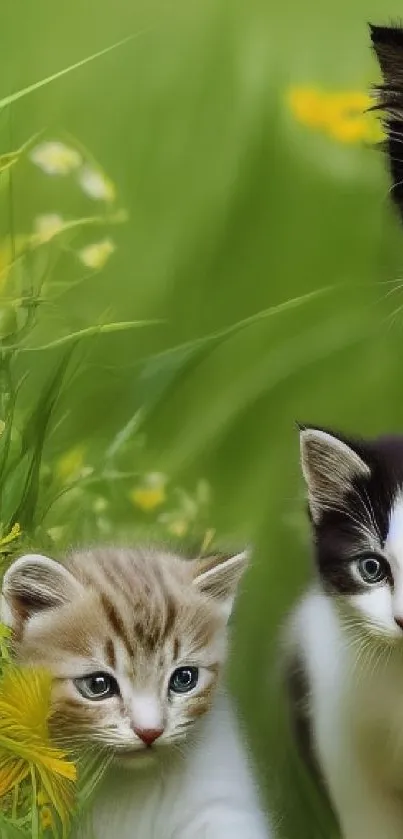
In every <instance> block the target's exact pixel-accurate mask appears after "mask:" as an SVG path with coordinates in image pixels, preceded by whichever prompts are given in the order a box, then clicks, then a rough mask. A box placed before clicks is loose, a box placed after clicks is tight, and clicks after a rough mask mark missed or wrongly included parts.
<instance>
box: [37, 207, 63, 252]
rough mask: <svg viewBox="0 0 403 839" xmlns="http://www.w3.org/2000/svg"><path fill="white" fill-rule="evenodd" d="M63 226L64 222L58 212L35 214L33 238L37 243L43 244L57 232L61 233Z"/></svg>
mask: <svg viewBox="0 0 403 839" xmlns="http://www.w3.org/2000/svg"><path fill="white" fill-rule="evenodd" d="M64 227H65V222H64V220H63V219H62V217H61V216H59V215H58V213H47V214H45V215H42V216H37V217H36V219H35V222H34V230H35V233H34V239H35V241H36V242H37V243H38V244H40V245H44V244H46V242H50V240H51V239H53V237H54V236H57V234H58V233H61V231H62V230H63V228H64Z"/></svg>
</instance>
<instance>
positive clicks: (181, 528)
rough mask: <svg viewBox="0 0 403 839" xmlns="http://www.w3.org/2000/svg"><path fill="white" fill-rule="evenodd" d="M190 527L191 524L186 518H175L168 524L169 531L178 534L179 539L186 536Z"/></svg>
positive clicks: (173, 534)
mask: <svg viewBox="0 0 403 839" xmlns="http://www.w3.org/2000/svg"><path fill="white" fill-rule="evenodd" d="M188 529H189V524H188V522H187V521H185V520H184V519H174V520H173V521H171V522H169V524H168V526H167V531H168V533H172V536H178V537H179V539H180V538H181V536H185V534H186V533H187V531H188Z"/></svg>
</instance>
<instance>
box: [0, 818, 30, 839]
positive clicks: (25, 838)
mask: <svg viewBox="0 0 403 839" xmlns="http://www.w3.org/2000/svg"><path fill="white" fill-rule="evenodd" d="M0 836H1V839H31V831H30V830H29V831H28V830H23V829H22V828H21V827H18V825H16V824H15V822H13V821H12V820H11V819H7V818H6V817H5V816H4V815H3V814H2V813H1V812H0Z"/></svg>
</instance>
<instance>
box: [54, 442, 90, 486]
mask: <svg viewBox="0 0 403 839" xmlns="http://www.w3.org/2000/svg"><path fill="white" fill-rule="evenodd" d="M84 456H85V446H83V445H78V446H74V447H73V448H72V449H69V451H67V452H66V453H65V454H64V455H62V457H60V458H59V460H58V461H57V464H56V475H57V477H58V478H59V480H60V481H61V482H62V483H68V482H69V481H73V480H74V479H75V478H78V476H79V475H80V474H81V470H82V468H83V466H84Z"/></svg>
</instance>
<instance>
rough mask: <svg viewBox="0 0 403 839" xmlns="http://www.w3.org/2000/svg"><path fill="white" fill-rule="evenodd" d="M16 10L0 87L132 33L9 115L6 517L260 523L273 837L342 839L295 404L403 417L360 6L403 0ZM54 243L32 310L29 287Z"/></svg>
mask: <svg viewBox="0 0 403 839" xmlns="http://www.w3.org/2000/svg"><path fill="white" fill-rule="evenodd" d="M7 3H8V7H9V8H8V14H7V20H6V24H5V28H3V31H2V52H1V67H2V73H1V74H0V96H7V95H8V94H10V93H11V92H13V91H16V90H18V89H20V88H21V89H22V88H25V87H27V86H29V85H30V84H31V83H32V82H34V81H35V80H40V79H43V78H46V77H47V76H50V75H52V74H53V73H55V72H56V71H58V70H60V69H62V68H63V67H67V66H69V65H71V64H73V63H75V62H78V61H80V60H81V59H83V58H85V57H86V56H89V55H90V54H91V52H94V53H95V52H97V51H99V50H102V49H103V48H104V47H105V46H108V45H111V44H113V43H114V42H117V41H119V40H120V39H122V37H124V36H126V35H127V34H128V33H131V34H133V35H134V36H136V37H134V39H133V40H132V41H128V42H127V43H125V44H123V45H122V46H121V47H119V48H118V49H115V50H113V51H112V52H110V53H109V54H107V55H104V56H103V57H100V58H99V59H97V60H96V61H92V62H90V63H89V64H87V65H85V66H83V67H81V68H78V69H77V70H75V71H74V72H71V73H69V74H67V75H65V76H63V77H61V78H60V79H59V80H56V81H54V82H52V83H50V84H48V85H46V86H44V87H42V88H40V89H38V90H37V91H36V92H34V93H32V94H31V95H29V96H26V97H25V98H22V99H20V100H18V101H16V102H15V104H13V105H11V106H10V107H8V108H5V109H3V110H2V111H0V153H1V154H2V155H3V156H2V157H1V159H0V168H1V172H0V201H1V202H2V211H1V214H0V219H1V222H0V225H1V229H0V240H1V248H0V273H1V276H3V277H4V276H7V282H9V281H11V280H12V282H13V283H14V282H15V283H16V284H17V285H16V288H17V291H16V290H15V288H14V290H13V291H12V292H11V293H9V292H7V297H6V298H4V299H3V300H2V301H1V305H2V310H1V313H0V315H1V316H0V330H1V332H2V347H3V350H2V352H3V359H4V358H10V356H11V354H12V353H14V354H13V356H12V358H13V362H12V366H13V372H12V375H13V388H12V389H11V388H10V387H8V390H7V387H5V388H3V389H4V394H5V395H6V397H7V398H6V401H5V402H4V400H3V407H2V414H1V416H0V419H2V421H3V422H4V423H5V425H4V429H3V433H2V436H1V438H0V443H1V451H2V452H3V451H4V449H5V447H6V449H7V453H8V454H7V457H10V458H11V460H9V463H11V464H12V463H16V462H17V461H16V454H17V452H19V453H21V452H22V451H23V452H24V453H25V454H24V457H25V461H24V466H23V467H22V470H21V473H19V472H18V469H17V467H15V470H16V471H15V480H14V482H13V484H12V489H11V490H10V491H9V490H8V489H7V493H5V492H3V493H2V515H1V519H2V521H3V537H7V536H8V534H9V533H10V530H11V527H12V526H13V524H16V523H18V524H20V525H21V527H22V529H23V531H24V528H25V533H26V532H27V527H28V528H29V530H30V532H31V533H32V534H33V536H32V538H33V541H34V542H35V543H36V542H37V541H38V542H39V539H41V540H42V539H43V540H44V541H46V540H47V539H49V540H50V541H49V544H48V548H49V550H52V549H54V550H55V551H56V552H57V551H60V552H62V551H63V549H64V547H65V546H66V545H67V544H71V542H73V543H74V542H76V541H80V540H82V539H85V540H89V539H94V538H102V539H106V540H109V539H114V540H115V539H119V540H120V539H122V541H123V540H125V539H131V538H134V536H135V534H137V533H139V534H141V535H145V534H150V533H151V534H152V533H156V534H157V535H158V536H161V535H163V536H164V537H167V538H169V539H171V538H172V539H174V540H175V539H179V540H180V539H183V538H184V537H185V535H186V537H188V536H189V539H191V540H192V541H194V542H195V543H197V544H198V545H199V548H201V547H202V546H203V543H204V541H205V539H207V543H206V544H207V546H208V545H209V539H210V544H211V540H212V539H214V540H219V541H223V542H224V541H226V540H230V541H232V542H237V541H240V542H241V541H242V542H243V541H252V542H253V543H254V545H255V556H254V562H253V564H252V568H251V570H250V572H249V574H248V577H247V578H246V580H245V590H244V593H243V595H242V597H241V598H240V602H239V607H238V612H237V619H236V621H235V626H234V656H233V663H232V669H231V675H232V683H233V686H234V690H235V693H236V695H237V697H238V699H239V703H240V707H241V710H242V712H243V714H244V716H245V721H246V724H247V727H248V731H249V733H250V738H251V743H252V746H253V749H254V752H255V755H256V758H257V760H258V764H259V766H260V769H261V778H262V784H263V788H264V792H265V793H267V800H268V801H270V802H271V806H272V807H273V808H274V811H275V813H277V818H278V827H279V833H280V835H281V836H284V839H293V837H295V839H296V837H297V836H298V839H305V837H306V839H316V837H317V839H320V837H322V836H324V837H328V836H329V835H330V834H329V830H330V828H329V824H328V820H327V814H326V811H325V809H324V808H322V807H321V804H320V802H319V801H318V799H317V796H316V793H315V791H314V790H313V789H311V786H310V783H309V780H308V779H307V778H306V777H305V775H304V773H303V771H302V769H301V767H300V766H299V764H298V761H297V759H296V757H295V755H293V753H292V749H291V747H290V753H289V754H288V739H287V736H286V731H285V727H284V703H283V702H282V701H279V695H278V673H279V667H278V659H279V654H278V636H279V632H280V633H281V628H282V625H283V622H284V620H285V616H286V613H287V611H288V609H289V607H290V605H291V604H292V602H293V601H294V599H295V597H296V596H297V595H298V593H299V592H300V591H301V589H302V586H303V585H304V583H305V580H306V578H307V575H308V572H309V547H308V545H309V539H308V533H307V527H306V522H305V517H304V504H303V499H302V494H301V485H300V480H299V467H298V439H297V434H296V432H295V428H294V421H295V420H296V419H297V420H301V421H306V422H309V421H311V422H314V423H318V424H324V425H327V424H328V425H330V426H334V427H336V428H337V427H338V428H341V429H346V430H352V431H358V432H360V433H362V434H375V433H378V432H380V431H382V430H386V429H387V430H389V431H398V430H399V429H401V427H402V421H403V403H402V400H401V399H400V393H399V386H398V382H399V373H400V346H401V340H402V329H401V317H402V307H403V301H402V282H401V279H400V276H401V256H400V253H401V248H402V234H401V231H400V230H399V228H398V225H397V223H396V220H395V218H394V216H393V213H392V211H391V209H390V206H389V204H390V202H389V196H388V188H389V184H388V180H387V175H386V172H385V163H384V160H383V158H382V155H381V154H380V153H379V152H378V150H377V149H376V148H374V147H373V145H372V144H373V141H375V140H376V139H377V132H376V128H375V126H374V124H373V123H371V124H370V122H369V121H368V119H367V118H364V117H363V116H362V114H361V110H360V109H361V105H360V104H359V103H358V104H357V102H358V100H359V101H360V102H364V101H366V96H367V94H368V91H369V88H370V84H371V83H373V82H375V81H376V80H377V77H378V76H377V68H376V66H375V62H374V60H373V58H372V56H371V52H370V48H369V37H368V32H367V27H366V21H367V20H368V19H369V20H372V21H373V22H378V23H382V22H385V20H386V19H387V18H390V17H392V16H393V15H394V14H395V15H397V14H398V6H397V3H396V0H393V2H392V0H391V2H390V3H389V4H388V7H387V8H386V7H385V4H384V3H383V2H382V3H381V0H368V2H366V3H365V4H364V2H363V0H357V2H355V3H354V4H352V3H348V2H347V0H341V2H340V3H338V4H337V5H336V6H333V7H332V8H331V9H330V8H329V9H326V12H323V10H321V9H319V8H318V5H317V3H314V2H313V0H308V2H307V3H304V4H303V5H301V4H297V3H296V2H295V0H293V2H291V0H287V1H286V2H285V3H283V4H281V5H278V6H277V7H274V6H271V5H270V4H267V3H263V0H251V2H249V3H248V4H245V3H241V2H240V0H231V2H229V0H214V2H213V0H206V2H203V3H199V4H197V5H196V6H195V5H194V4H191V5H189V4H185V3H184V2H183V0H173V2H172V3H170V4H168V5H167V4H162V2H161V0H147V2H145V0H136V2H135V3H127V2H123V0H115V2H114V3H112V2H111V0H103V3H102V4H101V7H100V6H99V4H98V5H95V4H94V3H93V2H92V0H80V3H78V0H72V3H70V4H69V5H68V7H66V8H65V9H61V8H60V7H57V8H56V7H55V5H54V4H52V3H51V2H50V0H38V3H36V4H34V5H33V6H32V7H27V6H26V4H24V6H22V3H21V0H16V2H14V3H13V4H11V2H10V0H7ZM17 48H18V56H19V58H18V61H17V60H16V50H17ZM309 91H310V92H311V99H309V98H308V100H307V98H306V93H307V92H309ZM304 92H305V93H304ZM312 92H313V94H314V95H313V98H312ZM302 93H304V95H305V99H304V98H303V96H301V94H302ZM360 97H361V99H360ZM330 106H331V107H330ZM318 108H319V111H318ZM351 109H352V110H351ZM370 125H371V128H370V127H369V126H370ZM44 129H46V131H44ZM75 137H78V138H79V140H80V142H79V143H77V141H76V140H75V139H72V138H75ZM46 143H53V144H55V143H59V144H62V146H64V147H67V148H68V149H71V150H72V151H73V152H75V153H76V154H78V155H79V156H80V160H81V159H82V161H83V163H82V162H80V164H79V167H78V168H80V167H82V166H83V165H84V173H81V178H80V179H77V170H76V169H75V168H74V165H75V162H76V161H77V157H74V153H73V156H70V162H69V161H68V159H66V157H64V158H63V155H62V158H63V160H64V164H63V165H64V166H65V167H67V168H68V167H69V166H70V168H71V167H73V169H72V170H71V171H70V172H69V174H67V175H66V176H64V175H61V174H60V175H59V176H56V175H54V176H51V175H50V174H47V173H46V171H45V170H44V169H43V163H42V168H41V165H40V164H38V157H37V158H36V162H35V160H34V159H33V158H32V149H33V147H35V146H36V148H38V146H39V148H40V147H41V146H42V153H43V152H44V149H43V146H44V144H46ZM27 144H28V145H27ZM81 144H84V145H83V146H82V145H81ZM84 146H85V148H84ZM87 148H88V149H91V155H89V153H88V152H87V151H86V149H87ZM16 150H17V152H16ZM21 150H23V151H22V157H21V156H20V152H21ZM62 150H63V149H62ZM45 151H46V148H45ZM47 151H48V152H49V148H48V149H47ZM60 151H61V149H60V147H56V149H55V148H54V146H53V149H52V153H53V156H54V157H55V154H56V152H59V153H60ZM92 154H94V155H95V159H93V158H92ZM16 155H17V156H16ZM56 157H57V154H56ZM42 160H43V158H42ZM97 161H102V169H101V170H100V167H99V164H98V162H97ZM59 165H61V164H60V157H59ZM85 167H86V168H85ZM88 167H90V174H91V171H92V173H93V170H94V168H95V169H96V172H97V173H98V174H99V171H101V172H102V173H103V176H104V177H105V178H106V180H105V181H104V182H103V181H102V178H101V181H102V182H103V183H104V187H105V188H104V193H103V199H96V198H95V197H94V194H93V195H92V197H91V195H89V194H88V190H87V193H86V192H85V190H84V191H83V184H84V186H85V185H87V188H88V184H89V185H90V190H92V193H94V189H95V192H97V187H98V188H99V185H100V181H99V178H98V180H97V178H96V177H95V178H94V177H92V178H91V177H90V178H88ZM106 173H107V174H106ZM83 176H84V180H83ZM94 185H95V186H94ZM111 185H113V189H112V187H111ZM116 185H117V186H116ZM98 194H99V191H98ZM108 196H109V199H110V200H105V199H106V198H107V197H108ZM112 198H113V201H112ZM100 208H101V209H102V212H99V210H100ZM101 217H102V218H101ZM84 218H86V219H93V221H91V222H89V223H88V224H87V223H86V224H83V223H80V224H78V226H77V227H75V226H74V225H75V221H77V220H79V219H84ZM95 219H97V220H95ZM122 222H124V223H122ZM27 236H28V237H29V246H28V247H27V238H26V237H27ZM35 236H36V237H37V238H36V245H35V246H34V245H33V243H34V238H33V237H35ZM38 237H39V239H40V238H41V237H42V239H43V237H45V238H47V237H49V238H47V241H46V243H43V242H42V244H41V245H40V246H39V244H38V242H39V239H38ZM94 246H96V248H95V250H94ZM56 257H57V262H56V264H55V267H53V262H52V275H51V276H52V280H51V282H49V281H47V283H46V285H45V286H44V289H46V295H44V294H43V293H42V292H41V296H40V301H38V300H36V303H35V306H34V307H33V309H32V298H31V303H30V307H31V308H30V307H29V306H27V305H26V303H27V299H28V298H29V292H28V297H27V287H26V286H25V285H24V283H26V282H27V277H29V276H32V272H33V275H34V276H35V277H36V278H37V280H36V282H39V279H38V278H39V277H44V276H45V274H44V272H45V271H46V267H48V268H49V267H50V263H49V260H53V259H55V258H56ZM28 265H29V271H27V270H26V269H27V266H28ZM56 266H57V267H56ZM21 268H22V269H23V270H22V273H21ZM101 268H102V271H100V270H97V269H101ZM84 277H85V282H82V280H84ZM41 282H42V280H41ZM324 288H326V289H327V291H326V292H325V293H323V294H322V293H319V294H317V292H318V291H321V290H323V289H324ZM61 295H62V296H61ZM309 295H311V296H309ZM287 301H294V303H293V304H292V305H285V306H283V307H281V304H284V303H286V302H287ZM38 302H40V308H39V310H38ZM279 306H280V308H277V307H279ZM38 311H40V317H38ZM28 316H29V328H30V329H31V324H32V327H35V328H34V331H33V332H32V331H29V332H26V333H25V332H23V335H22V337H21V336H20V337H19V338H18V341H20V339H21V340H22V343H23V346H24V347H25V348H26V347H31V348H32V347H36V348H37V349H35V350H32V349H31V351H30V352H27V351H26V349H25V350H24V351H23V352H22V351H18V352H17V350H13V349H7V352H6V353H4V347H8V348H10V347H11V348H12V347H13V345H14V343H15V342H16V341H17V338H16V334H17V333H16V329H17V332H18V330H22V329H23V328H24V324H25V323H26V321H27V318H28ZM156 320H159V321H162V322H161V323H159V324H155V325H153V326H149V328H147V329H141V330H139V329H134V328H132V329H128V330H127V331H126V330H125V331H119V332H118V331H115V332H110V333H109V334H106V335H103V336H101V335H100V336H99V337H97V331H98V332H100V331H101V326H102V325H105V324H107V323H112V322H113V323H115V324H117V325H119V324H124V323H126V322H130V323H132V322H137V321H156ZM234 325H237V326H236V328H233V326H234ZM88 329H90V330H92V331H91V336H92V337H91V340H90V341H88V340H86V338H85V337H84V335H86V336H87V338H88ZM83 330H86V332H85V333H84V332H83ZM72 333H75V334H77V333H79V334H81V336H82V338H81V340H80V339H79V337H77V343H76V341H75V340H74V342H73V343H72V344H69V343H67V344H65V345H64V346H63V344H62V345H61V346H58V344H57V343H56V342H60V339H61V338H63V339H67V340H68V341H70V338H69V336H70V335H71V334H72ZM19 346H20V345H19ZM41 347H48V348H49V347H50V349H46V350H45V349H38V348H41ZM69 351H71V352H72V353H73V355H72V358H71V359H70V361H69V364H68V366H67V361H68V359H67V356H64V355H63V353H67V352H69ZM65 367H66V371H64V368H65ZM3 371H4V367H3ZM2 376H3V379H4V372H3V373H2ZM62 376H64V384H63V385H62ZM20 383H21V386H20V387H19V384H20ZM13 394H15V396H16V407H15V409H14V407H13V408H12V407H11V406H12V403H13V399H14V396H13ZM56 396H57V400H56ZM56 402H57V404H56ZM7 406H8V407H7ZM11 409H12V410H13V411H15V422H14V423H13V427H15V431H13V435H12V439H11V432H10V431H7V428H8V429H10V425H9V424H7V417H6V416H5V413H4V412H5V411H6V410H8V411H10V410H11ZM40 412H42V416H44V417H45V418H46V423H47V418H49V425H46V429H44V427H43V422H42V421H41V420H40ZM13 416H14V414H13ZM42 432H43V433H44V435H45V437H46V446H45V438H43V443H44V453H43V454H44V457H42V456H41V466H40V468H39V477H38V466H37V461H36V460H35V458H34V445H33V441H34V440H36V441H41V440H42V436H41V435H42ZM9 436H10V439H9V442H8V443H7V440H8V438H9ZM6 443H7V446H6ZM41 445H42V443H41ZM1 457H2V458H3V454H2V455H1ZM28 466H29V468H28ZM29 470H31V472H29ZM32 472H34V474H35V476H36V477H35V481H34V480H33V478H32V481H31V484H29V485H28V484H27V483H26V481H27V475H28V474H32ZM36 478H38V481H39V483H37V482H36ZM200 482H201V483H200ZM33 485H35V486H37V487H39V489H38V492H36V490H35V493H34V495H35V497H33V495H32V493H33V492H34V491H33V489H32V486H33ZM5 486H6V485H5V484H3V489H4V487H5ZM207 486H208V487H209V491H208V493H205V490H206V487H207ZM30 487H31V488H30ZM56 495H59V496H60V497H59V498H58V499H57V501H56V500H55V497H56ZM206 495H207V496H209V497H207V498H206ZM201 498H203V503H201ZM195 509H196V514H195V512H194V511H195ZM33 510H34V511H35V513H34V516H33V513H32V511H33ZM27 511H28V512H27ZM191 511H192V512H191ZM17 513H18V515H17ZM22 513H23V516H24V517H25V519H24V518H23V519H22V520H21V521H20V519H21V514H22ZM27 517H28V522H27ZM24 521H25V524H24ZM66 522H67V523H68V525H69V527H67V528H66ZM184 526H186V533H185V532H184V530H183V528H184ZM70 527H71V530H70ZM38 528H40V533H39V531H38ZM206 534H207V537H206ZM211 534H213V535H211ZM24 538H25V537H24ZM13 547H15V549H18V550H19V549H21V548H22V543H21V541H20V542H19V543H16V542H14V543H13Z"/></svg>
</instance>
